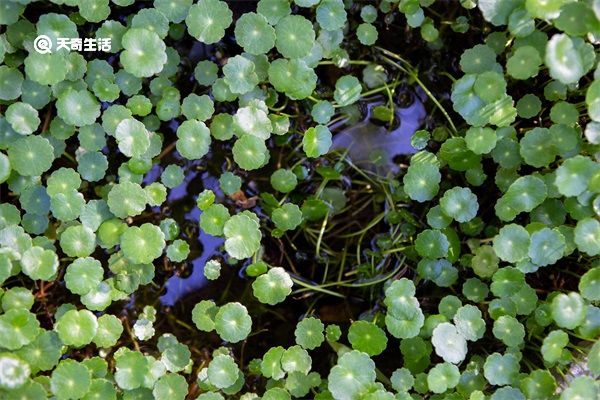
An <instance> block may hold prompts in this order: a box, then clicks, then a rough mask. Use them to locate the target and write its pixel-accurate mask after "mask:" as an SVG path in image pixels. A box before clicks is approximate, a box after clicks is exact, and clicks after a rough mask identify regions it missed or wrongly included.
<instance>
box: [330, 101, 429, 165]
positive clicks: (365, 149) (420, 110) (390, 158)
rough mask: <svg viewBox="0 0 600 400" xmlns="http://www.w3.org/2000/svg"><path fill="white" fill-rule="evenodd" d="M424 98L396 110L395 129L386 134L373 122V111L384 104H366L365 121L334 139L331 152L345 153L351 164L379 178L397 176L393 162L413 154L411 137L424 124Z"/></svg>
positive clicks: (375, 102) (346, 129) (386, 131)
mask: <svg viewBox="0 0 600 400" xmlns="http://www.w3.org/2000/svg"><path fill="white" fill-rule="evenodd" d="M423 100H424V99H423V98H422V97H421V96H420V94H419V93H417V95H415V96H414V101H413V102H412V104H411V105H409V106H408V107H406V108H397V109H396V112H395V115H396V120H397V121H399V124H398V126H396V127H393V129H391V130H389V129H388V128H386V127H385V126H382V125H378V124H376V123H374V122H373V119H372V113H373V108H375V107H376V106H378V105H381V104H382V103H383V102H382V101H381V100H379V101H371V102H368V103H367V107H366V118H364V119H363V120H362V121H361V122H359V123H357V124H355V125H352V126H349V127H346V128H345V129H342V130H341V131H340V132H339V133H338V134H336V135H335V136H334V138H333V145H332V148H333V149H347V150H348V156H349V157H350V159H351V160H352V162H353V163H354V164H356V165H358V166H360V167H362V168H365V169H370V170H372V171H374V172H377V173H378V174H380V175H383V176H386V175H388V173H390V172H391V173H393V174H396V173H398V172H399V169H400V168H399V165H398V164H397V163H395V162H394V159H395V158H396V157H397V156H399V155H408V154H413V153H415V152H416V150H415V149H414V148H413V147H412V145H411V144H410V140H411V137H412V134H413V133H414V132H415V131H416V130H417V129H419V127H420V126H421V125H422V124H423V120H424V119H425V116H426V112H425V107H424V106H423Z"/></svg>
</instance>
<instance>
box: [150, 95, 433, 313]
mask: <svg viewBox="0 0 600 400" xmlns="http://www.w3.org/2000/svg"><path fill="white" fill-rule="evenodd" d="M381 104H383V102H382V99H381V98H375V99H373V100H371V101H367V102H365V107H364V109H365V112H364V116H363V119H362V120H361V121H360V122H358V123H356V124H352V125H350V126H344V124H343V122H342V123H341V124H337V125H335V126H331V129H332V130H333V131H334V132H335V131H337V133H335V135H334V138H333V145H332V150H336V149H338V150H341V149H347V150H348V157H349V158H350V159H351V160H352V162H353V163H354V164H355V165H358V166H360V167H361V168H365V169H369V170H372V171H373V172H377V173H378V174H381V175H384V176H385V175H389V174H390V173H391V174H396V173H397V172H398V170H399V166H398V164H397V163H395V162H394V159H395V158H396V157H397V156H399V155H410V154H413V153H415V152H416V150H415V149H414V148H413V147H412V146H411V144H410V140H411V136H412V134H413V133H414V132H415V131H416V130H417V129H419V127H420V126H421V125H422V124H423V120H424V118H425V115H426V112H425V107H424V106H423V99H422V97H421V94H420V93H416V94H415V96H414V101H413V102H412V104H410V105H408V106H407V107H405V108H396V110H395V114H396V118H395V119H396V120H397V121H399V123H397V124H396V126H394V127H392V128H391V129H389V128H388V127H386V126H383V125H382V124H381V123H376V122H375V121H374V120H373V119H372V109H373V108H374V107H376V106H377V105H381ZM374 156H375V157H374ZM374 158H376V159H377V161H375V162H373V159H374ZM173 159H174V160H175V161H180V160H181V158H180V157H179V156H178V155H177V154H174V155H173ZM193 167H194V164H192V166H191V167H188V168H187V169H188V171H186V177H185V180H184V182H182V183H181V184H180V185H179V186H177V187H175V188H173V189H171V190H170V192H169V195H168V198H167V205H168V207H169V208H170V209H171V210H173V213H174V215H173V217H174V218H175V219H176V220H177V222H178V223H179V224H180V225H182V224H184V223H191V224H196V225H197V223H198V220H199V217H200V214H201V211H200V210H199V209H198V208H197V207H196V206H195V201H196V197H197V194H198V193H199V192H200V191H202V190H203V189H205V188H206V189H211V190H213V191H215V193H216V194H217V200H216V201H217V202H222V201H223V200H227V199H226V198H224V196H223V193H222V192H221V190H220V189H219V183H218V177H216V176H214V175H212V174H211V173H210V172H209V171H203V172H202V173H200V172H196V171H194V170H193ZM161 170H162V168H161V167H160V166H158V165H155V166H154V167H153V169H152V170H151V171H150V172H148V173H147V175H146V177H145V179H144V181H145V183H150V182H153V181H155V180H157V179H158V178H159V177H160V172H161ZM213 173H215V174H216V172H213ZM270 173H271V172H270V171H265V170H264V169H261V170H259V171H258V172H257V173H256V175H263V177H268V176H270ZM256 178H258V177H256ZM250 183H251V182H245V185H244V186H252V185H250ZM188 239H189V241H190V247H191V250H192V252H191V253H190V254H191V255H194V254H197V256H195V257H194V258H193V259H191V260H190V261H188V262H186V263H185V265H184V266H183V269H182V270H181V272H182V273H175V274H174V275H173V276H171V277H170V278H168V280H167V282H166V284H165V289H166V293H164V294H163V295H161V297H160V302H161V303H162V304H163V305H164V306H175V305H176V304H177V302H178V301H181V300H183V299H185V297H186V296H190V295H192V297H194V298H197V297H198V296H201V297H203V296H202V294H201V293H202V292H203V289H209V288H208V287H207V286H211V285H213V286H216V287H221V286H223V284H224V283H223V282H221V280H222V279H224V278H223V277H222V278H220V279H219V280H217V281H216V282H210V281H208V280H207V279H206V278H205V277H204V273H203V267H204V265H205V264H206V262H207V261H208V260H210V259H211V258H215V257H216V258H220V259H224V258H226V254H225V253H224V252H223V250H222V244H223V242H224V240H223V239H222V238H220V237H214V236H211V235H208V234H206V233H204V232H202V231H201V230H200V229H198V235H197V237H196V238H193V237H192V238H188ZM225 267H227V266H226V265H225ZM211 289H212V288H211ZM206 292H211V293H215V292H214V291H213V290H207V291H206ZM216 292H217V293H218V292H219V291H218V290H217V291H216Z"/></svg>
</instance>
